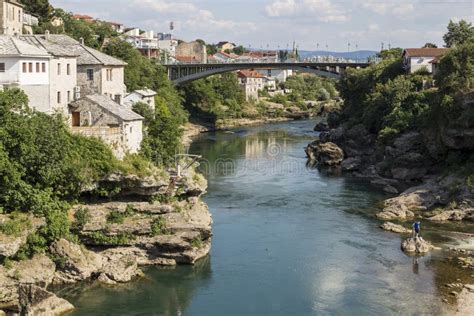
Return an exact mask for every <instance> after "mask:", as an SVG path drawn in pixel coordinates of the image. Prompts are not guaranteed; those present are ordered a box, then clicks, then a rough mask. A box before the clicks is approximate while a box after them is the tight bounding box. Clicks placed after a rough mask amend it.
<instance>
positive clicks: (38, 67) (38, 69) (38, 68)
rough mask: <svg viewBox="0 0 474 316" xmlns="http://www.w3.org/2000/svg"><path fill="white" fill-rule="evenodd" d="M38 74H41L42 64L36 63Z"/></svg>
mask: <svg viewBox="0 0 474 316" xmlns="http://www.w3.org/2000/svg"><path fill="white" fill-rule="evenodd" d="M36 72H40V63H36Z"/></svg>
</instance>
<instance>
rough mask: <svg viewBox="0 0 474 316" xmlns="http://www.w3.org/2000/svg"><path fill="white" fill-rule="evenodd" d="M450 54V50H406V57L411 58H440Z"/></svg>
mask: <svg viewBox="0 0 474 316" xmlns="http://www.w3.org/2000/svg"><path fill="white" fill-rule="evenodd" d="M447 52H449V48H406V49H405V51H404V52H403V54H404V55H407V56H410V57H438V56H441V55H444V54H446V53H447Z"/></svg>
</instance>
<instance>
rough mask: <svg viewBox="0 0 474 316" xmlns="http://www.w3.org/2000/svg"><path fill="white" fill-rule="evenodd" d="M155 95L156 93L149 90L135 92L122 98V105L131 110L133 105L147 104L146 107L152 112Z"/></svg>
mask: <svg viewBox="0 0 474 316" xmlns="http://www.w3.org/2000/svg"><path fill="white" fill-rule="evenodd" d="M156 94H157V93H156V92H155V91H153V90H151V89H141V90H135V91H133V92H131V93H130V94H129V95H127V96H126V97H125V98H124V100H123V104H124V105H125V106H127V107H129V108H132V107H133V105H134V104H135V103H138V102H142V103H145V104H148V106H149V107H150V108H151V109H153V110H154V109H155V96H156Z"/></svg>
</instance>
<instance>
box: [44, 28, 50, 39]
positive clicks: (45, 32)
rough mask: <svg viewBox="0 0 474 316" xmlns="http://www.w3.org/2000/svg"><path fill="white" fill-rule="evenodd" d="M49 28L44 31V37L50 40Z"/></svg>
mask: <svg viewBox="0 0 474 316" xmlns="http://www.w3.org/2000/svg"><path fill="white" fill-rule="evenodd" d="M49 34H50V33H49V30H46V31H44V37H45V39H46V40H49Z"/></svg>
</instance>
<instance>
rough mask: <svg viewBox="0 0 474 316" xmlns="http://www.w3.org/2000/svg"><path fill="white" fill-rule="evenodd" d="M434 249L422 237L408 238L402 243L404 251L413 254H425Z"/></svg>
mask: <svg viewBox="0 0 474 316" xmlns="http://www.w3.org/2000/svg"><path fill="white" fill-rule="evenodd" d="M432 249H434V247H433V245H431V244H430V243H429V242H427V241H425V240H423V238H421V237H416V238H407V239H405V240H404V241H403V242H402V250H403V251H404V252H406V253H411V254H416V253H419V254H424V253H428V252H430V251H431V250H432Z"/></svg>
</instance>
